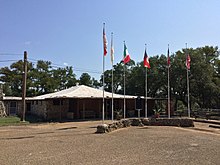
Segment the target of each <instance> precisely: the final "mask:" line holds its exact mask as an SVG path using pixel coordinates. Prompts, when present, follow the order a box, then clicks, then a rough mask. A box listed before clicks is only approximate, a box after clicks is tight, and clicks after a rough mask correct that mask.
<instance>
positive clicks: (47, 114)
mask: <svg viewBox="0 0 220 165" xmlns="http://www.w3.org/2000/svg"><path fill="white" fill-rule="evenodd" d="M104 98H105V99H104V106H105V119H110V118H111V110H112V108H111V106H112V93H110V92H105V95H104ZM113 98H114V112H121V114H123V109H124V95H119V94H114V96H113ZM136 98H137V96H129V95H126V96H125V100H126V117H137V111H136V110H135V100H136ZM3 101H4V105H5V109H6V114H7V115H17V114H19V112H20V111H21V98H20V97H3ZM141 104H142V108H141V109H142V110H141V116H142V117H144V115H145V111H144V109H145V100H144V98H143V97H142V102H141ZM154 104H155V99H152V98H148V116H151V115H153V107H154ZM102 106H103V91H102V90H100V89H95V88H92V87H88V86H85V85H77V86H73V87H71V88H68V89H65V90H62V91H58V92H54V93H50V94H45V95H40V96H37V97H32V98H26V114H32V115H36V116H38V117H40V118H42V119H45V120H63V119H71V120H74V119H95V118H96V119H101V118H102Z"/></svg>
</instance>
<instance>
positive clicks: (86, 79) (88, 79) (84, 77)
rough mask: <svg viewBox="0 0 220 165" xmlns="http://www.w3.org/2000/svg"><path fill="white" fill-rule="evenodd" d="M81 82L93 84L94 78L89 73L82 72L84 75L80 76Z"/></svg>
mask: <svg viewBox="0 0 220 165" xmlns="http://www.w3.org/2000/svg"><path fill="white" fill-rule="evenodd" d="M79 83H80V84H81V85H87V86H90V87H91V86H92V80H91V76H90V75H89V74H88V73H82V75H81V76H80V78H79Z"/></svg>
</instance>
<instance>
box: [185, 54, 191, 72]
mask: <svg viewBox="0 0 220 165" xmlns="http://www.w3.org/2000/svg"><path fill="white" fill-rule="evenodd" d="M190 62H191V59H190V56H189V54H188V55H187V56H186V68H187V69H188V70H189V69H190Z"/></svg>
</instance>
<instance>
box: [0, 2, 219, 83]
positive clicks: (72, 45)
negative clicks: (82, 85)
mask: <svg viewBox="0 0 220 165" xmlns="http://www.w3.org/2000/svg"><path fill="white" fill-rule="evenodd" d="M219 9H220V1H219V0H62V1H61V0H0V22H1V24H0V67H5V66H10V64H11V63H12V61H8V60H19V59H23V52H24V51H27V52H28V60H29V61H31V62H33V63H34V64H36V60H46V61H51V62H52V64H53V65H54V66H59V67H65V66H73V69H74V72H75V74H76V75H77V77H79V76H80V75H81V74H82V73H83V72H88V73H89V74H90V75H91V76H92V77H95V78H96V79H98V80H99V79H100V76H101V73H102V67H103V65H102V63H103V41H102V30H103V23H105V27H106V29H105V30H106V36H107V39H108V43H109V44H108V54H107V56H106V57H105V70H107V69H111V60H110V42H111V41H110V39H111V33H113V34H114V35H113V38H114V50H115V61H114V64H116V63H118V62H120V61H121V60H122V58H123V41H125V42H126V46H127V49H128V52H129V54H130V56H131V59H133V60H134V61H135V62H141V61H142V60H143V56H144V49H145V44H146V45H147V53H148V56H150V57H152V56H155V55H161V54H166V52H167V47H168V44H169V45H170V52H171V53H175V52H176V51H178V50H181V49H182V48H185V43H187V44H188V47H190V48H197V47H203V46H206V45H208V46H219V45H220V30H219V28H220V10H219Z"/></svg>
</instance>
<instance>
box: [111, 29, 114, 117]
mask: <svg viewBox="0 0 220 165" xmlns="http://www.w3.org/2000/svg"><path fill="white" fill-rule="evenodd" d="M113 53H114V52H113V33H112V34H111V62H112V121H113V120H114V102H113V101H114V95H113V94H114V82H113V81H114V79H113Z"/></svg>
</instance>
